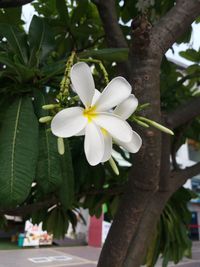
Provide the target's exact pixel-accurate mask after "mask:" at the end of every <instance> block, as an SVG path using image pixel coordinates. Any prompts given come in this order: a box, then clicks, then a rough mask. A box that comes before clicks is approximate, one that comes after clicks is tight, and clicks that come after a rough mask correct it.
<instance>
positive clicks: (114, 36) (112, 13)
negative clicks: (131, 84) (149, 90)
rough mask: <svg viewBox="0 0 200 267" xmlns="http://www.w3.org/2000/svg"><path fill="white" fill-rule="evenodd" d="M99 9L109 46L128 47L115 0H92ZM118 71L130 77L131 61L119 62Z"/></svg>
mask: <svg viewBox="0 0 200 267" xmlns="http://www.w3.org/2000/svg"><path fill="white" fill-rule="evenodd" d="M92 2H93V3H94V4H95V5H96V6H97V9H98V12H99V16H100V18H101V21H102V24H103V28H104V31H105V34H106V41H107V44H108V47H113V48H124V47H125V48H126V47H128V44H127V42H126V39H125V37H124V34H123V32H122V30H121V28H120V25H119V19H118V17H117V12H116V7H115V2H116V1H115V0H106V1H105V0H93V1H92ZM117 66H118V73H119V75H122V76H124V77H125V78H127V79H129V77H130V72H131V70H130V66H129V62H122V63H118V64H117Z"/></svg>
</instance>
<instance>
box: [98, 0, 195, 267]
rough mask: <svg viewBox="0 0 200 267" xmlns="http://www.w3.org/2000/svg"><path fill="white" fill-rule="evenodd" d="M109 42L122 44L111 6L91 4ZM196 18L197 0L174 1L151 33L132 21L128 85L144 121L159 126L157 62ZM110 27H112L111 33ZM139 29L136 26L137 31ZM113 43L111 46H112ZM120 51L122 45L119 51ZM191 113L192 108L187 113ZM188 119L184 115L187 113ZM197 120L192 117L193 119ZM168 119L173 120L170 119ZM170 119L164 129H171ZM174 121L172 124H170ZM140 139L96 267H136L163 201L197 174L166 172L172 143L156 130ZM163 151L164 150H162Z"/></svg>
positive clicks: (143, 21)
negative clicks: (142, 109) (142, 106)
mask: <svg viewBox="0 0 200 267" xmlns="http://www.w3.org/2000/svg"><path fill="white" fill-rule="evenodd" d="M95 2H96V4H97V6H98V9H99V13H100V16H101V19H102V21H103V25H104V28H105V32H106V36H107V42H108V43H112V45H113V46H115V47H119V46H118V45H116V44H120V43H123V39H124V38H123V37H120V36H121V34H120V35H119V32H118V34H116V35H115V34H114V35H115V36H114V37H113V36H112V35H113V31H112V30H111V29H113V30H116V29H117V31H118V30H119V25H117V24H118V23H117V22H116V19H115V23H114V24H113V22H114V20H113V18H112V19H109V16H106V15H105V14H106V12H107V14H108V13H109V12H110V10H111V9H113V7H114V3H113V2H114V1H111V0H109V1H105V3H106V4H103V5H101V3H102V2H104V1H101V0H96V1H95ZM199 14H200V0H192V1H188V0H182V1H177V3H176V5H175V6H174V7H173V8H172V9H171V10H170V11H169V12H168V13H167V14H166V15H165V16H164V17H163V18H161V20H160V21H159V22H158V23H157V24H156V25H155V26H154V27H153V28H151V25H150V24H149V23H148V21H147V20H146V18H145V17H140V18H139V21H137V23H135V21H133V24H132V30H133V37H134V38H133V45H132V48H131V55H130V62H131V76H129V77H131V79H130V82H131V84H132V86H133V88H134V93H135V95H136V96H137V97H138V98H139V101H140V103H146V102H148V103H149V102H150V108H149V109H147V110H146V111H145V112H144V113H143V115H145V116H147V117H149V118H150V119H153V120H155V121H158V122H160V121H161V114H160V85H159V73H160V62H161V59H162V56H163V54H164V53H165V52H166V51H167V50H168V48H169V47H170V46H171V45H172V44H173V43H174V42H175V41H176V40H177V39H178V38H179V37H180V36H181V35H182V34H183V33H184V32H185V31H186V30H187V28H188V27H189V25H190V24H191V23H192V22H193V21H194V19H195V18H196V17H197V16H198V15H199ZM110 25H112V26H111V27H110ZM136 25H137V26H136ZM115 37H116V38H117V40H116V39H115V41H114V39H113V38H115ZM114 43H115V45H114ZM122 47H123V45H122ZM190 109H191V107H190ZM186 113H187V111H186ZM196 115H197V114H196V113H195V114H194V113H193V115H192V118H194V116H196ZM170 116H171V121H172V117H175V116H177V115H173V116H172V114H170ZM170 116H169V117H168V121H167V123H170V125H172V124H171V123H172V122H171V121H170ZM173 120H174V121H175V119H173ZM139 133H140V135H141V136H142V139H143V146H142V149H141V150H140V152H139V153H138V154H136V155H135V156H134V157H133V168H132V171H131V173H130V177H129V181H128V185H127V188H126V190H125V194H124V196H123V198H122V202H121V204H120V207H119V210H118V212H117V214H116V217H115V219H114V222H113V224H112V227H111V229H110V232H109V234H108V237H107V239H106V242H105V244H104V247H103V249H102V253H101V255H100V259H99V263H98V267H121V266H123V267H132V266H134V267H139V266H140V265H141V263H142V260H143V257H144V254H145V251H146V249H147V246H148V242H149V240H150V238H151V235H152V234H153V230H154V229H155V226H156V223H157V221H158V218H159V216H160V213H161V212H162V210H163V208H164V206H165V204H166V202H167V200H168V199H169V197H170V196H171V195H172V193H173V192H175V191H176V190H177V189H178V188H179V187H180V186H181V185H182V184H183V183H184V182H185V180H186V179H187V178H189V177H191V176H190V175H191V174H193V175H194V173H196V172H198V171H199V168H200V167H199V164H197V165H196V166H193V167H190V169H188V168H187V169H186V170H181V171H179V172H173V173H171V171H170V162H169V155H170V138H168V137H166V136H165V135H163V137H162V140H163V142H162V143H163V145H162V146H161V134H160V132H159V131H157V130H154V129H150V130H149V129H148V130H143V131H141V130H139ZM166 147H167V149H166Z"/></svg>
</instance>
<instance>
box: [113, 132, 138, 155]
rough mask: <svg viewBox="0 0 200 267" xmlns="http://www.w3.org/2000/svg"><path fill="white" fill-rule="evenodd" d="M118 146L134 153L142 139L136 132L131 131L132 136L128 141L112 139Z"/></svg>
mask: <svg viewBox="0 0 200 267" xmlns="http://www.w3.org/2000/svg"><path fill="white" fill-rule="evenodd" d="M114 141H115V143H117V144H118V145H119V146H122V147H123V148H124V149H126V150H127V151H129V152H131V153H136V152H138V150H139V149H140V147H141V145H142V139H141V137H140V136H139V134H137V133H136V132H134V131H132V138H131V141H130V142H127V143H125V142H121V141H119V140H117V139H115V140H114Z"/></svg>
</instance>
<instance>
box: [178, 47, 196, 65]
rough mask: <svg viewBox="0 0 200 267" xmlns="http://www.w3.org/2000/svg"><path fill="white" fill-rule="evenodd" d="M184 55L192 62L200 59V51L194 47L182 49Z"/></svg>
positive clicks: (181, 53)
mask: <svg viewBox="0 0 200 267" xmlns="http://www.w3.org/2000/svg"><path fill="white" fill-rule="evenodd" d="M179 54H180V55H181V56H182V57H184V58H185V59H187V60H190V61H192V62H199V61H200V51H196V50H194V49H187V50H186V51H181V52H180V53H179Z"/></svg>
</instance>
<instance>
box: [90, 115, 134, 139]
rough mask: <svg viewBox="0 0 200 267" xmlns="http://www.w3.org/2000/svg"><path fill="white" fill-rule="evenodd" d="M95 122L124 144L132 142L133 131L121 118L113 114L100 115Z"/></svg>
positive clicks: (95, 118)
mask: <svg viewBox="0 0 200 267" xmlns="http://www.w3.org/2000/svg"><path fill="white" fill-rule="evenodd" d="M93 120H94V121H95V122H96V124H98V125H99V126H100V127H102V128H104V129H105V130H106V131H108V132H109V133H110V135H111V136H112V137H113V138H117V139H119V140H120V141H122V142H130V141H131V137H132V129H131V127H130V125H129V124H128V123H127V122H126V121H124V120H122V119H121V118H120V117H118V116H116V115H114V114H112V113H104V112H101V113H98V114H97V116H95V117H94V118H93Z"/></svg>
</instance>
